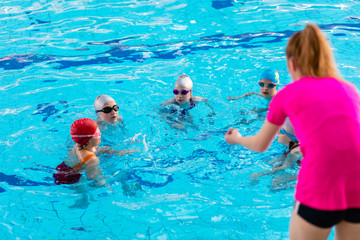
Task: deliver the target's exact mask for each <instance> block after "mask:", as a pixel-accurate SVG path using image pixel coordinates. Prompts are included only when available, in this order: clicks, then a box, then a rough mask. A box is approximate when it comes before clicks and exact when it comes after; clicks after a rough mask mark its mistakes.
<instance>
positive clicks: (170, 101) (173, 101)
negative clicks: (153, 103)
mask: <svg viewBox="0 0 360 240" xmlns="http://www.w3.org/2000/svg"><path fill="white" fill-rule="evenodd" d="M173 103H175V99H174V98H171V99H169V100H166V101H163V102H162V103H160V106H163V105H168V104H173Z"/></svg>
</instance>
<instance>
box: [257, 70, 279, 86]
mask: <svg viewBox="0 0 360 240" xmlns="http://www.w3.org/2000/svg"><path fill="white" fill-rule="evenodd" d="M262 79H268V80H270V81H272V82H273V83H274V84H278V83H279V73H278V72H277V71H275V70H274V69H271V68H269V69H266V70H265V71H264V72H263V73H262V74H261V76H260V80H262Z"/></svg>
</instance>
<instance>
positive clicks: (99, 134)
mask: <svg viewBox="0 0 360 240" xmlns="http://www.w3.org/2000/svg"><path fill="white" fill-rule="evenodd" d="M100 136H101V132H100V130H99V128H97V129H96V131H95V132H94V134H92V135H71V137H100Z"/></svg>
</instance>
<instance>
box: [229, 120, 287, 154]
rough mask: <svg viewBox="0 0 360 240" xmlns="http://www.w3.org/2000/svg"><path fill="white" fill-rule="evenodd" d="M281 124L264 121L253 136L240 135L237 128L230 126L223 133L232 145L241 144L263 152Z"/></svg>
mask: <svg viewBox="0 0 360 240" xmlns="http://www.w3.org/2000/svg"><path fill="white" fill-rule="evenodd" d="M280 127H281V126H277V125H275V124H272V123H270V122H268V121H265V122H264V124H263V126H262V127H261V129H260V131H259V132H258V133H257V134H256V135H254V136H247V137H244V136H241V134H240V133H239V131H238V130H237V129H233V128H230V129H229V131H228V132H227V133H226V134H225V140H226V142H227V143H229V144H232V145H242V146H244V147H246V148H248V149H250V150H253V151H256V152H264V151H266V150H267V149H268V148H269V146H270V145H271V143H272V141H273V139H274V137H275V135H276V133H277V132H278V131H279V129H280Z"/></svg>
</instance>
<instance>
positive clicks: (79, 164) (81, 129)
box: [53, 118, 105, 185]
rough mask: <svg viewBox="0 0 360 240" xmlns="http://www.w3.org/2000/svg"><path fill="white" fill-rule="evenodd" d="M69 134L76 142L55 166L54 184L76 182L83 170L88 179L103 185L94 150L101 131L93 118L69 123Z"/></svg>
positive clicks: (98, 141)
mask: <svg viewBox="0 0 360 240" xmlns="http://www.w3.org/2000/svg"><path fill="white" fill-rule="evenodd" d="M70 134H71V138H72V140H73V141H74V142H75V143H76V144H75V146H74V147H73V148H72V149H71V150H70V152H69V155H68V157H67V158H66V159H65V160H64V161H63V162H62V163H61V164H59V165H58V166H57V167H56V171H57V173H55V174H54V175H53V176H54V178H55V184H74V183H77V182H78V181H79V180H80V178H81V176H82V174H81V172H82V171H84V172H85V175H86V177H87V179H88V180H94V181H95V185H105V180H104V178H103V177H102V176H101V173H100V169H99V167H98V165H99V163H100V160H99V158H98V157H97V156H96V151H97V149H98V146H99V145H100V143H101V132H100V130H99V128H98V126H97V124H96V122H95V121H94V120H91V119H89V118H82V119H78V120H76V121H75V122H73V124H72V125H71V129H70Z"/></svg>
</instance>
